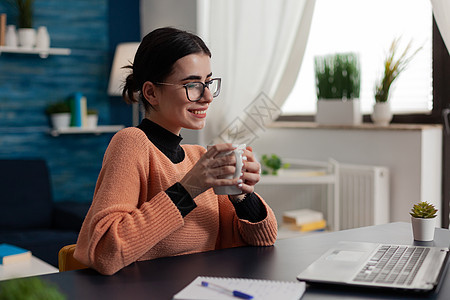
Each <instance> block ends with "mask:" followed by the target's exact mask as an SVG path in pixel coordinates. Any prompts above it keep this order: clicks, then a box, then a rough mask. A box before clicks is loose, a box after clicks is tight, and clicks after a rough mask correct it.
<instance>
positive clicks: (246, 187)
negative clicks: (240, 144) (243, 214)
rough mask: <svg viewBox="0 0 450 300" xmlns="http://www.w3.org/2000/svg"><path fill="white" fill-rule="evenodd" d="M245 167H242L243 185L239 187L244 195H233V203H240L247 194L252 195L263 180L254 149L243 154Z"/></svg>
mask: <svg viewBox="0 0 450 300" xmlns="http://www.w3.org/2000/svg"><path fill="white" fill-rule="evenodd" d="M244 157H245V159H243V160H244V161H243V162H244V165H243V167H242V176H241V179H242V183H241V184H240V185H239V187H240V189H241V190H242V193H243V194H244V195H232V196H230V198H231V200H232V201H240V200H242V199H243V198H244V196H245V194H250V193H253V192H254V191H255V184H257V183H258V182H259V180H260V179H261V165H260V163H259V162H258V161H257V160H256V159H255V156H254V155H253V152H252V148H251V147H247V149H245V150H244V154H243V158H244Z"/></svg>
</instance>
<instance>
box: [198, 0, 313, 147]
mask: <svg viewBox="0 0 450 300" xmlns="http://www.w3.org/2000/svg"><path fill="white" fill-rule="evenodd" d="M200 4H202V7H201V9H200V10H199V11H203V12H204V16H203V17H202V16H200V18H204V17H205V18H206V19H201V20H200V21H199V27H200V28H199V33H200V35H202V37H203V38H204V39H205V41H206V42H207V44H208V46H209V47H210V49H211V52H212V71H213V77H214V76H216V77H222V92H221V95H220V96H219V97H218V98H216V99H215V100H214V102H213V104H212V105H211V106H210V108H209V110H208V117H207V125H206V127H205V129H204V130H203V132H202V135H203V136H202V138H201V143H203V144H210V143H219V142H232V143H246V144H251V142H252V141H253V140H254V139H256V138H258V136H259V134H260V132H261V131H264V130H265V126H266V125H267V124H269V123H270V122H272V121H273V120H274V119H275V118H276V117H277V116H278V115H279V113H280V112H281V110H280V107H281V106H282V104H283V102H284V101H285V99H286V98H287V96H288V95H289V93H290V91H291V89H292V87H293V85H294V84H295V80H296V78H297V75H298V72H299V69H300V66H301V62H302V59H303V54H304V52H305V48H306V42H307V40H308V34H309V29H310V25H311V20H312V15H313V11H314V5H315V0H244V1H243V0H227V1H223V0H210V1H201V2H200Z"/></svg>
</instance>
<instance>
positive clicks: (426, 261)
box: [297, 242, 449, 292]
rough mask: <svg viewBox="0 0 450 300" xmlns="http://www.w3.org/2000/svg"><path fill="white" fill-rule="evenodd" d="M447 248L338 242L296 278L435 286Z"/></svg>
mask: <svg viewBox="0 0 450 300" xmlns="http://www.w3.org/2000/svg"><path fill="white" fill-rule="evenodd" d="M448 256H449V249H448V248H438V247H427V246H411V245H393V244H376V243H365V242H339V243H338V244H336V245H335V246H333V247H332V248H331V249H329V250H328V251H327V252H326V253H325V254H324V255H322V256H321V257H320V258H318V259H317V260H316V261H314V262H313V263H312V264H311V265H310V266H309V267H308V268H307V269H306V270H304V271H303V272H301V273H300V274H299V275H298V276H297V279H299V280H301V281H305V282H307V283H322V284H334V285H347V286H359V287H372V288H389V289H396V290H405V291H411V292H431V291H433V290H435V289H436V287H437V285H438V283H439V281H440V279H441V277H442V275H443V273H444V269H445V266H446V264H447V260H448Z"/></svg>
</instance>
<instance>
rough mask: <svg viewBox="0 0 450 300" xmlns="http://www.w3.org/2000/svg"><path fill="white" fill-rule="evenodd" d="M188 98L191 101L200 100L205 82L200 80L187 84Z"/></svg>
mask: <svg viewBox="0 0 450 300" xmlns="http://www.w3.org/2000/svg"><path fill="white" fill-rule="evenodd" d="M186 90H187V94H188V98H189V100H190V101H198V100H200V98H201V97H202V93H203V84H201V83H200V82H192V83H188V84H187V85H186Z"/></svg>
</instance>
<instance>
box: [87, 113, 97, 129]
mask: <svg viewBox="0 0 450 300" xmlns="http://www.w3.org/2000/svg"><path fill="white" fill-rule="evenodd" d="M97 124H98V115H87V124H86V127H88V128H96V127H97Z"/></svg>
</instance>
